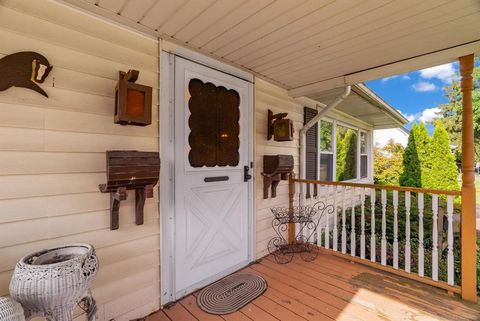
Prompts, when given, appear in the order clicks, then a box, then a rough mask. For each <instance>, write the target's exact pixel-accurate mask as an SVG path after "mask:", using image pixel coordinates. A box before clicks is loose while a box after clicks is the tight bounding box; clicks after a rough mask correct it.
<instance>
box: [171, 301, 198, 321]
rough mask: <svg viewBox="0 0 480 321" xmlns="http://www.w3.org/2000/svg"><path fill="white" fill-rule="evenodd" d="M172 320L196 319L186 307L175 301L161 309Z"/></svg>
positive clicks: (195, 320)
mask: <svg viewBox="0 0 480 321" xmlns="http://www.w3.org/2000/svg"><path fill="white" fill-rule="evenodd" d="M163 311H164V312H165V314H166V315H167V316H168V317H169V318H170V319H171V320H172V321H198V319H197V318H195V317H194V316H193V315H192V314H191V313H190V312H189V311H188V310H187V309H185V308H184V307H183V305H181V304H180V303H176V304H174V305H173V306H171V307H169V308H168V309H164V310H163Z"/></svg>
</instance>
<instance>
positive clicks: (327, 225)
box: [312, 185, 334, 249]
mask: <svg viewBox="0 0 480 321" xmlns="http://www.w3.org/2000/svg"><path fill="white" fill-rule="evenodd" d="M312 187H313V186H312ZM333 188H334V186H331V187H330V186H328V185H327V186H325V205H327V206H328V205H330V202H329V199H330V193H333ZM330 190H332V192H330ZM319 192H320V191H319ZM312 193H313V192H312ZM325 247H326V248H327V249H329V248H330V211H329V210H328V209H327V210H326V211H325Z"/></svg>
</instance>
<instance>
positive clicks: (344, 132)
mask: <svg viewBox="0 0 480 321" xmlns="http://www.w3.org/2000/svg"><path fill="white" fill-rule="evenodd" d="M356 155H357V134H356V132H355V131H354V130H352V129H350V128H343V127H340V126H338V127H337V175H336V176H337V181H344V180H348V179H352V178H355V177H356V171H357V161H356V157H357V156H356Z"/></svg>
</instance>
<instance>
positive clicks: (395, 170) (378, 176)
mask: <svg viewBox="0 0 480 321" xmlns="http://www.w3.org/2000/svg"><path fill="white" fill-rule="evenodd" d="M403 152H404V148H403V146H402V145H401V144H398V143H395V141H394V140H393V139H390V140H389V141H388V143H387V144H386V145H385V146H384V147H382V148H380V147H377V146H375V148H374V150H373V153H374V159H375V162H374V181H375V184H381V185H398V184H399V180H400V175H401V174H402V171H403V164H402V160H403Z"/></svg>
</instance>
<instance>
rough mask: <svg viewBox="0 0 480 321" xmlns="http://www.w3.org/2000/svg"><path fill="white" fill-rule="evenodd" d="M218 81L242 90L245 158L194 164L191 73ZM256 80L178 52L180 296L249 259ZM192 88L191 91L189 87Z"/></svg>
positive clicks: (177, 252) (242, 151)
mask: <svg viewBox="0 0 480 321" xmlns="http://www.w3.org/2000/svg"><path fill="white" fill-rule="evenodd" d="M194 78H197V79H201V80H202V81H203V82H212V83H213V84H215V85H216V86H224V87H226V88H228V89H233V90H235V91H237V93H238V94H239V96H240V106H239V109H240V120H239V124H240V128H243V129H246V130H243V131H240V134H239V140H240V151H239V154H240V160H239V163H238V165H237V166H229V167H228V168H223V167H215V168H206V167H205V168H193V167H192V166H191V165H190V163H189V161H188V150H189V149H188V148H186V146H188V133H189V132H190V130H189V127H188V119H189V117H190V115H189V112H188V108H187V107H186V106H188V99H189V96H188V95H185V92H186V90H188V86H189V83H190V80H191V79H194ZM249 87H250V83H248V82H246V81H244V80H241V79H239V78H236V77H233V76H231V75H228V74H225V73H222V72H219V71H217V70H214V69H211V68H208V67H205V66H203V65H200V64H196V63H194V62H191V61H188V60H185V59H183V58H179V57H176V58H175V240H174V247H175V252H174V255H175V257H174V260H175V261H174V262H175V270H174V273H175V296H176V298H180V297H183V296H184V295H186V294H188V293H189V292H191V291H192V290H194V289H196V288H198V287H201V286H204V285H206V284H208V283H211V282H212V281H215V280H218V279H219V278H221V277H223V276H225V275H227V274H229V273H231V272H233V271H235V270H236V269H238V268H239V267H242V266H245V265H246V264H247V263H248V262H249V260H248V259H249V246H250V242H249V238H248V235H249V229H250V227H249V199H250V196H249V184H248V182H244V180H243V167H244V166H249V157H248V155H249V149H250V146H251V145H250V142H249V135H248V133H249V132H250V131H249V130H248V129H249V128H250V124H249V119H248V117H247V115H249V114H250V111H251V108H252V107H253V106H252V105H251V104H250V99H251V96H250V94H249ZM187 92H188V91H187ZM207 176H228V177H229V180H228V181H225V182H216V183H206V182H204V178H205V177H207Z"/></svg>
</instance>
